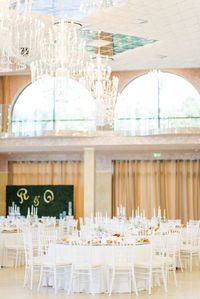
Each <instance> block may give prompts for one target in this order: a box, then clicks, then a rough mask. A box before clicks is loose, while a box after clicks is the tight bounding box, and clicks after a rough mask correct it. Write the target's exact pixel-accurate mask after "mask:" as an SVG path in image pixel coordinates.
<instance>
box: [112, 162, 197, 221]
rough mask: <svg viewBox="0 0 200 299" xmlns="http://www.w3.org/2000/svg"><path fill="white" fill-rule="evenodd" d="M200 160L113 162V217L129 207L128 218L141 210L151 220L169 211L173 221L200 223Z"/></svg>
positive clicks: (167, 213)
mask: <svg viewBox="0 0 200 299" xmlns="http://www.w3.org/2000/svg"><path fill="white" fill-rule="evenodd" d="M199 198H200V167H199V161H198V160H189V161H188V160H184V161H183V160H181V161H179V160H176V161H167V160H158V161H129V160H125V161H124V160H121V161H113V214H114V215H115V214H116V207H117V206H119V205H122V206H125V207H126V213H127V215H128V216H131V215H132V210H135V209H136V208H137V207H139V209H140V211H143V210H144V211H145V214H146V216H147V217H149V218H150V217H152V215H153V209H154V208H155V209H156V211H157V209H158V206H160V207H161V210H162V211H163V209H165V211H166V216H167V217H168V218H170V219H176V218H179V219H182V221H183V222H186V221H188V220H189V219H200V202H199Z"/></svg>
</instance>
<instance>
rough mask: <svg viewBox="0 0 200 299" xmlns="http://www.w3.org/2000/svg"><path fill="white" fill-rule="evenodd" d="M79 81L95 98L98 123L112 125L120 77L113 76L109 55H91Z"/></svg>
mask: <svg viewBox="0 0 200 299" xmlns="http://www.w3.org/2000/svg"><path fill="white" fill-rule="evenodd" d="M79 82H80V83H82V84H83V85H84V86H85V87H86V88H87V89H88V90H89V91H90V92H91V94H92V96H93V98H94V100H95V104H96V119H97V124H99V125H100V126H102V125H109V126H110V127H112V126H113V120H114V108H115V104H116V101H117V97H118V83H119V79H118V77H116V76H113V77H112V78H111V68H110V67H109V66H108V57H101V56H100V54H97V56H96V58H95V59H94V58H92V57H91V58H90V60H89V61H88V62H87V63H86V66H85V68H84V70H83V73H82V76H80V78H79Z"/></svg>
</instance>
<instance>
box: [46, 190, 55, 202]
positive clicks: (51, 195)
mask: <svg viewBox="0 0 200 299" xmlns="http://www.w3.org/2000/svg"><path fill="white" fill-rule="evenodd" d="M53 200H54V193H53V191H51V190H49V189H47V190H46V191H45V192H44V202H46V203H50V202H51V201H53Z"/></svg>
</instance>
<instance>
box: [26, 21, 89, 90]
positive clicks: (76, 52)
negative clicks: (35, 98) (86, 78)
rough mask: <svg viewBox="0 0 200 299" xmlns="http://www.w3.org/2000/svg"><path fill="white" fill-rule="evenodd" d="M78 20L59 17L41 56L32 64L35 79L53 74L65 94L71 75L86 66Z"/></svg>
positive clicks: (56, 84)
mask: <svg viewBox="0 0 200 299" xmlns="http://www.w3.org/2000/svg"><path fill="white" fill-rule="evenodd" d="M78 29H80V27H79V25H78V24H77V23H73V22H68V21H66V20H64V19H60V20H59V21H58V22H56V23H54V24H53V25H52V27H51V28H49V30H48V32H47V34H46V37H45V39H44V43H43V45H42V46H41V48H40V59H37V60H34V61H33V62H32V63H31V64H30V68H31V76H32V82H34V81H36V80H39V79H43V78H47V77H54V79H55V80H54V81H55V90H56V91H57V92H58V93H61V91H62V93H64V92H65V89H66V88H67V86H68V78H76V76H77V75H76V74H77V73H78V72H79V71H80V69H82V68H83V64H84V57H85V41H84V40H83V39H81V38H80V37H79V34H78Z"/></svg>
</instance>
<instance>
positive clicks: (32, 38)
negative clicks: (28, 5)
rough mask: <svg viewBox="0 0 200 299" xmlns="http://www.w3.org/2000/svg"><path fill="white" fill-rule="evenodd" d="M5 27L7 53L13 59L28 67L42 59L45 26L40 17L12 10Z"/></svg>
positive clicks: (7, 14) (9, 12) (6, 18)
mask: <svg viewBox="0 0 200 299" xmlns="http://www.w3.org/2000/svg"><path fill="white" fill-rule="evenodd" d="M3 26H4V28H5V29H7V32H8V36H7V40H8V44H7V49H6V51H7V52H8V53H9V55H10V56H11V57H15V58H16V59H17V60H19V61H20V62H22V63H24V64H27V65H28V64H30V62H31V61H33V60H35V59H37V58H38V57H40V48H41V45H42V43H43V40H44V32H45V25H44V23H43V22H42V21H41V20H40V19H39V18H38V17H36V16H32V15H30V14H27V13H23V12H16V11H13V10H10V11H8V12H7V13H6V14H5V19H4V21H3Z"/></svg>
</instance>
